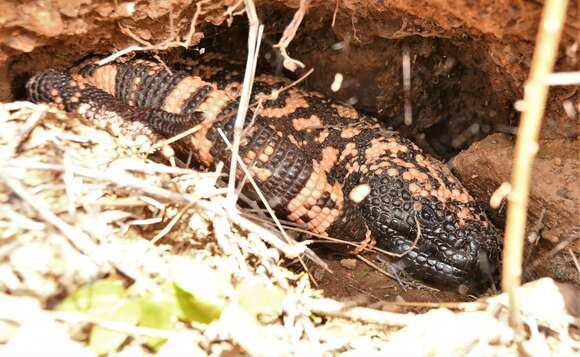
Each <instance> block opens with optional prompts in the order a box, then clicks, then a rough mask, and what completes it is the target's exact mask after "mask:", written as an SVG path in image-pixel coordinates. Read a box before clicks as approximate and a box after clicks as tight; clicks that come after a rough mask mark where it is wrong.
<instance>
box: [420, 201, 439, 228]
mask: <svg viewBox="0 0 580 357" xmlns="http://www.w3.org/2000/svg"><path fill="white" fill-rule="evenodd" d="M419 219H420V220H421V222H422V223H425V224H433V223H435V221H436V216H435V211H433V208H431V207H429V206H428V205H426V204H424V205H423V207H421V210H420V211H419Z"/></svg>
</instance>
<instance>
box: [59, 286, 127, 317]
mask: <svg viewBox="0 0 580 357" xmlns="http://www.w3.org/2000/svg"><path fill="white" fill-rule="evenodd" d="M125 293H126V289H125V287H123V284H122V282H121V281H119V280H112V279H103V280H99V281H96V282H95V283H93V284H91V285H86V286H83V287H82V288H80V289H79V290H77V291H75V292H74V293H72V294H71V295H69V296H68V297H67V298H66V299H65V300H64V301H63V302H61V303H60V304H59V306H58V307H57V309H59V310H63V311H75V312H84V313H88V314H90V315H91V316H94V317H100V316H99V315H100V314H101V312H106V311H107V310H110V308H111V305H113V304H115V303H118V302H119V299H121V298H122V296H124V295H125Z"/></svg>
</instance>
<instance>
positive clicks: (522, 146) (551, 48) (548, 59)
mask: <svg viewBox="0 0 580 357" xmlns="http://www.w3.org/2000/svg"><path fill="white" fill-rule="evenodd" d="M567 5H568V1H567V0H562V1H557V0H548V1H546V2H545V4H544V10H543V13H542V21H541V23H540V29H539V31H538V36H537V40H536V46H535V49H534V56H533V59H532V67H531V70H530V77H529V79H528V81H527V83H526V85H525V88H524V103H525V110H524V112H523V113H522V117H521V124H520V127H519V129H518V135H517V141H516V147H515V160H514V164H513V165H514V166H513V171H512V178H511V185H512V191H511V193H510V194H509V196H508V211H507V225H506V231H505V244H504V247H505V248H504V252H503V271H502V285H503V290H504V291H505V292H507V293H508V295H509V303H510V322H511V324H512V326H513V327H514V328H515V329H516V331H517V332H518V334H519V336H520V338H522V336H523V327H522V322H521V318H520V313H519V304H518V299H517V296H516V289H517V287H518V286H520V284H521V276H522V258H523V246H524V238H525V231H526V216H527V208H528V194H529V191H530V178H531V171H532V164H533V161H534V157H535V155H536V153H537V152H538V136H539V132H540V127H541V123H542V116H543V114H544V110H545V104H546V99H547V95H548V87H547V85H546V78H547V76H548V74H549V73H550V72H551V71H552V68H553V67H554V63H555V60H556V55H557V53H558V44H559V42H560V35H561V33H562V28H563V26H564V19H565V17H566V8H567Z"/></svg>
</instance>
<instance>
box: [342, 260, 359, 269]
mask: <svg viewBox="0 0 580 357" xmlns="http://www.w3.org/2000/svg"><path fill="white" fill-rule="evenodd" d="M340 265H342V266H343V267H345V268H347V269H350V270H354V269H355V268H356V259H341V260H340Z"/></svg>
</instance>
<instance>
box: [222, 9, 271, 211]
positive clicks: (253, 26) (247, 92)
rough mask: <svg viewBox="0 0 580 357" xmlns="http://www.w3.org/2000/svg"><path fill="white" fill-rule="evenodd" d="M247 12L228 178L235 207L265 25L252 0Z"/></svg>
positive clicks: (231, 203) (229, 194)
mask: <svg viewBox="0 0 580 357" xmlns="http://www.w3.org/2000/svg"><path fill="white" fill-rule="evenodd" d="M245 6H246V13H247V15H248V21H249V23H250V30H249V33H248V57H247V60H246V69H245V73H244V82H243V84H242V93H241V96H240V99H239V104H238V111H237V114H236V120H235V122H234V140H233V143H232V160H231V163H230V176H229V180H228V195H227V199H228V202H229V204H230V205H231V207H234V206H235V204H236V201H237V198H236V182H235V180H236V166H237V165H236V164H237V160H236V158H237V157H238V152H239V149H240V141H241V138H242V132H243V130H244V121H245V119H246V114H247V113H248V105H249V103H250V98H251V96H252V86H253V84H254V75H255V73H256V64H257V63H258V53H259V51H260V42H261V41H262V33H263V31H264V26H263V25H260V19H259V18H258V15H257V13H256V7H255V5H254V2H253V1H251V0H245Z"/></svg>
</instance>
